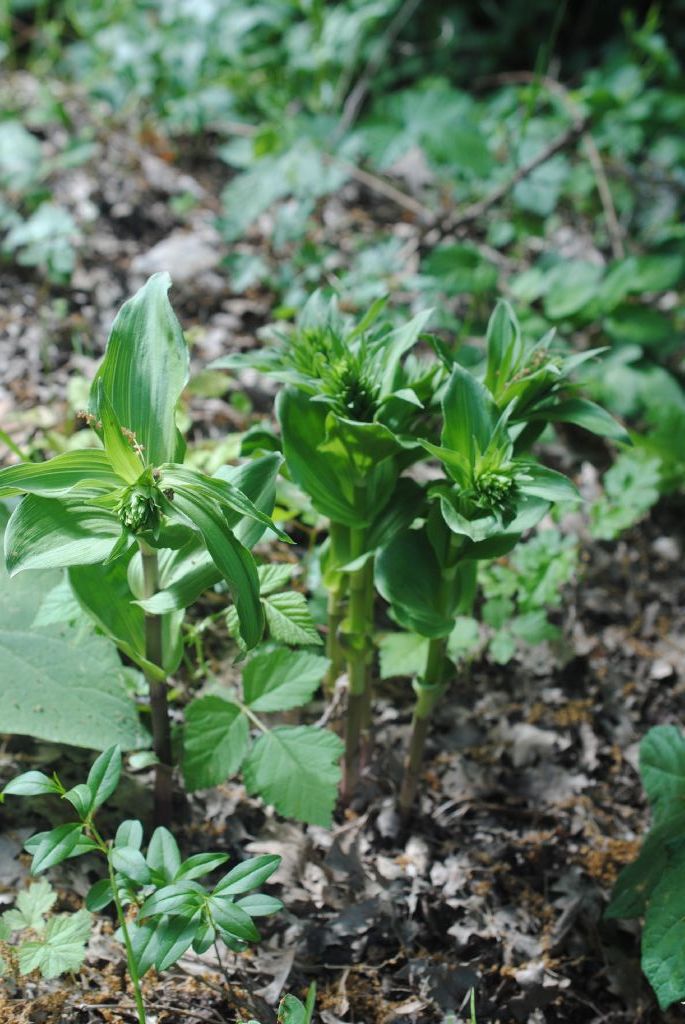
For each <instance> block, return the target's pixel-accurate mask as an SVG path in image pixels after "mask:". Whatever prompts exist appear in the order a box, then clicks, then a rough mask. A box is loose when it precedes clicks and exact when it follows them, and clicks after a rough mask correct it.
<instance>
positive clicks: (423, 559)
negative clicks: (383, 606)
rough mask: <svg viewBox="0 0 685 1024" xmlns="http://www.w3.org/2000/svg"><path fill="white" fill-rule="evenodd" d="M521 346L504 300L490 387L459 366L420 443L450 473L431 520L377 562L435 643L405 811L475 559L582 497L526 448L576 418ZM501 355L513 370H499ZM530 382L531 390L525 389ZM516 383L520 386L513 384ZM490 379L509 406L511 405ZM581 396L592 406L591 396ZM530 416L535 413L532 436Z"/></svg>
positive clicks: (386, 588) (395, 609)
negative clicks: (544, 427)
mask: <svg viewBox="0 0 685 1024" xmlns="http://www.w3.org/2000/svg"><path fill="white" fill-rule="evenodd" d="M523 352H524V349H523V346H522V342H521V338H520V333H519V332H518V325H517V324H516V321H515V318H514V316H513V313H512V312H511V311H510V310H509V309H508V307H506V306H504V305H501V306H500V307H498V309H497V310H496V312H495V314H494V316H493V318H492V319H491V322H490V329H489V337H488V367H487V370H486V377H485V383H482V382H481V381H480V380H478V379H477V377H476V376H475V375H474V374H473V373H471V372H470V371H469V370H467V369H465V368H464V367H462V366H460V365H459V364H455V365H454V366H453V369H452V372H451V374H450V377H449V380H448V381H447V384H446V387H445V388H444V391H443V397H442V413H443V426H442V433H441V437H440V444H434V443H432V442H431V441H428V440H424V441H423V442H422V443H423V445H424V447H425V449H426V450H427V451H428V452H429V453H430V454H431V455H432V456H434V457H435V458H436V459H438V460H439V461H440V463H441V464H442V467H443V470H444V473H445V477H444V479H443V480H439V481H436V482H435V483H433V484H432V485H430V487H429V488H428V492H427V502H428V505H427V509H426V510H425V512H424V523H423V526H422V527H421V528H420V529H418V530H417V529H405V530H404V531H402V532H400V533H398V534H397V535H396V536H395V537H393V538H392V539H391V540H390V541H389V542H388V543H387V544H386V545H385V546H384V548H383V549H382V551H381V552H380V554H379V556H378V559H377V566H376V585H377V587H378V589H379V591H380V592H381V594H382V595H383V597H385V599H386V600H387V601H388V602H389V604H390V607H391V610H392V613H393V616H394V617H395V619H396V620H397V621H398V622H399V623H400V625H402V626H403V627H404V628H406V629H409V630H411V631H412V632H414V633H416V634H418V635H419V636H422V637H426V638H428V639H429V641H430V643H429V645H428V654H427V658H426V664H425V669H424V671H423V673H422V675H421V676H420V677H419V678H418V679H417V680H416V682H415V684H414V685H415V690H416V694H417V703H416V707H415V712H414V721H413V730H412V739H411V742H410V750H409V756H408V759H407V764H406V770H405V776H404V782H403V786H402V792H401V795H400V805H401V809H402V812H403V813H404V814H405V815H406V814H407V813H408V812H409V810H410V808H411V805H412V803H413V800H414V796H415V792H416V786H417V782H418V772H419V769H420V765H421V761H422V758H423V749H424V745H425V740H426V735H427V731H428V720H429V718H430V716H431V714H432V712H433V710H434V708H435V705H436V703H437V701H438V700H439V698H440V697H441V695H442V694H443V693H444V691H445V688H446V681H445V673H446V669H447V664H448V663H447V657H446V655H447V644H448V637H449V634H450V633H451V631H452V629H453V627H454V622H455V618H456V616H457V615H458V614H464V613H468V612H469V611H470V607H471V604H472V601H473V597H474V595H475V572H476V562H477V560H479V559H484V558H487V559H489V558H495V557H500V556H502V555H504V554H506V553H507V552H509V551H511V549H512V548H513V547H514V546H515V545H516V544H517V542H518V541H519V539H520V538H521V536H522V534H523V533H525V532H526V531H527V530H530V529H532V528H533V527H534V526H535V525H536V524H537V523H538V522H539V521H540V520H541V519H542V517H543V516H544V515H545V513H546V512H547V511H548V510H549V508H550V506H551V504H552V503H554V502H558V501H569V500H570V501H574V500H578V493H577V491H576V488H575V486H574V485H573V483H572V482H571V481H570V480H569V479H567V477H565V476H563V474H561V473H558V472H556V471H555V470H551V469H549V468H547V467H546V466H543V465H541V464H540V463H539V462H537V461H536V460H535V459H534V458H532V456H531V455H530V454H527V453H526V450H525V448H524V447H523V446H524V441H526V440H530V441H532V440H533V439H534V438H535V436H537V433H538V432H539V428H540V423H541V422H542V423H544V422H545V421H547V420H551V419H553V418H554V416H555V411H556V410H559V412H560V418H561V419H562V420H563V419H565V418H568V417H569V412H568V404H567V402H566V401H565V400H563V399H561V398H559V392H560V386H561V385H560V374H559V372H558V371H557V369H549V368H547V369H546V368H545V367H546V363H545V362H544V360H541V361H538V360H535V363H536V369H535V371H534V372H533V373H532V374H531V375H530V377H526V375H525V373H524V374H523V376H521V377H519V375H520V374H521V373H522V369H521V367H522V366H523V365H524V364H523V362H522V360H523ZM498 359H499V360H500V361H501V362H502V365H503V366H504V368H505V371H504V372H503V373H502V374H501V375H499V376H498V375H497V374H496V372H495V368H496V363H497V360H498ZM538 363H539V365H538ZM526 365H527V364H526ZM561 377H562V378H563V374H562V375H561ZM526 380H528V385H529V386H528V390H526V387H523V388H519V386H518V385H519V384H521V383H523V384H525V381H526ZM508 381H513V382H514V383H513V384H511V386H510V384H508V383H507V382H508ZM491 384H492V385H493V386H494V387H495V389H496V391H497V393H498V395H499V397H500V401H502V402H505V403H506V406H505V408H504V409H502V408H500V406H499V405H498V403H497V401H496V399H495V394H494V393H493V392H492V390H491V387H490V385H491ZM512 388H513V390H512ZM573 401H575V402H576V403H580V408H581V409H585V406H583V405H582V403H583V401H584V400H583V399H580V398H576V399H574V400H573ZM588 406H592V403H588ZM517 410H518V411H517ZM585 411H586V412H587V409H585ZM525 415H530V416H531V417H532V420H531V422H532V425H533V428H534V429H533V430H532V431H530V432H529V431H528V422H527V420H526V419H525V418H524V416H525ZM543 415H544V419H543V420H540V418H539V417H540V416H543ZM581 419H583V423H582V425H583V426H585V427H588V428H589V429H593V428H594V427H595V426H597V427H598V429H599V431H600V432H602V433H605V434H610V435H613V436H616V437H620V438H621V439H623V438H624V437H625V434H624V432H623V431H622V428H620V426H619V425H618V424H616V423H615V421H613V420H612V419H611V417H609V416H608V414H606V413H604V411H603V410H601V409H599V411H598V412H597V413H596V414H595V413H593V418H590V413H589V412H588V413H587V415H586V416H584V417H580V418H578V417H577V418H576V419H575V420H574V422H580V420H581ZM607 421H608V423H609V424H610V426H607ZM407 566H411V573H407V571H406V567H407Z"/></svg>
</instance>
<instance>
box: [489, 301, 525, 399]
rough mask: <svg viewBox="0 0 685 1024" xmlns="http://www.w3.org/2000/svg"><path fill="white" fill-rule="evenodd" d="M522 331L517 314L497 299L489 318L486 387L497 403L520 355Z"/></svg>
mask: <svg viewBox="0 0 685 1024" xmlns="http://www.w3.org/2000/svg"><path fill="white" fill-rule="evenodd" d="M522 344H523V343H522V339H521V328H520V327H519V323H518V320H517V319H516V314H515V313H514V311H513V309H512V308H511V306H510V305H509V303H508V302H506V301H505V300H504V299H500V300H499V301H498V302H497V305H496V306H495V311H494V313H493V314H492V316H491V317H490V321H489V323H488V334H487V367H486V371H485V386H486V388H488V390H489V391H490V392H491V393H492V394H493V395H494V396H495V398H497V399H499V396H500V394H501V393H502V391H503V390H504V388H505V387H506V384H507V382H508V380H509V378H510V377H511V375H512V372H513V371H514V370H516V369H517V367H518V364H519V360H520V358H521V355H522V351H523V348H522Z"/></svg>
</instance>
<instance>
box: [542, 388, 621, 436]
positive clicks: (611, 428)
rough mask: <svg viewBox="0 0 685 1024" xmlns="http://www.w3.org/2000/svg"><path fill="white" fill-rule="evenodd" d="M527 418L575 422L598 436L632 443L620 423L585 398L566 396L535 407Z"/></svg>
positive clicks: (554, 421)
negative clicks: (551, 402)
mask: <svg viewBox="0 0 685 1024" xmlns="http://www.w3.org/2000/svg"><path fill="white" fill-rule="evenodd" d="M528 419H529V420H543V421H545V422H548V423H575V424H576V426H578V427H583V428H584V429H585V430H589V431H590V433H591V434H599V435H600V437H608V438H609V439H610V440H612V441H621V442H622V443H623V444H632V442H631V440H630V436H629V434H628V432H627V431H626V430H625V429H624V428H623V427H622V426H621V424H620V423H619V422H618V421H617V420H615V419H614V418H613V416H611V415H609V413H608V412H606V410H605V409H602V407H601V406H599V405H596V404H595V402H590V401H589V400H588V399H587V398H566V399H564V401H562V402H556V403H555V404H550V405H548V406H545V407H543V408H542V409H536V410H535V411H534V412H532V413H530V415H529V416H528Z"/></svg>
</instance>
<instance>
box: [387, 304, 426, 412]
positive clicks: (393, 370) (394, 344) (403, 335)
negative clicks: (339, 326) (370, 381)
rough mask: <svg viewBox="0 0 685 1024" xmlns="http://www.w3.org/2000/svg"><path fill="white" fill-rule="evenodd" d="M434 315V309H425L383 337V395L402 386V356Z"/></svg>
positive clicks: (411, 346) (417, 338)
mask: <svg viewBox="0 0 685 1024" xmlns="http://www.w3.org/2000/svg"><path fill="white" fill-rule="evenodd" d="M432 315H433V310H432V309H424V310H422V311H421V312H420V313H417V315H416V316H415V317H412V319H411V320H409V321H408V322H407V323H406V324H402V326H401V327H396V328H395V329H394V330H393V331H391V332H390V333H389V334H387V335H385V336H384V337H383V338H382V341H381V350H382V356H383V373H382V376H381V387H380V393H381V395H382V396H384V395H389V394H391V393H392V392H393V391H396V390H397V388H398V387H399V386H400V374H399V371H400V364H401V361H402V356H404V355H405V354H406V353H407V352H408V351H409V350H410V349H411V348H413V347H414V345H415V344H416V343H417V341H418V340H419V338H420V337H421V334H422V332H423V330H424V328H425V327H426V324H427V323H428V321H429V320H430V318H431V316H432Z"/></svg>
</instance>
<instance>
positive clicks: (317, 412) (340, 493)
mask: <svg viewBox="0 0 685 1024" xmlns="http://www.w3.org/2000/svg"><path fill="white" fill-rule="evenodd" d="M276 415H277V417H278V421H279V423H280V425H281V431H282V435H283V451H284V454H285V458H286V464H287V466H288V472H289V473H290V474H291V476H292V477H293V479H294V480H295V482H296V483H297V484H299V486H300V487H301V488H302V489H303V490H304V491H305V492H306V493H307V494H308V495H309V496H310V497H311V499H312V502H313V503H314V506H315V508H316V509H317V510H318V511H319V512H320V513H321V514H322V515H325V516H329V518H330V519H332V520H333V521H334V522H336V523H345V524H346V525H348V526H356V525H357V524H358V522H359V515H358V513H357V510H356V508H355V503H354V494H353V486H352V483H351V482H350V481H349V479H348V478H349V467H348V462H347V459H346V458H341V456H340V455H339V454H337V453H331V452H328V453H326V454H324V453H321V452H319V451H318V449H319V446H320V445H322V444H323V443H324V442H325V439H326V417H327V409H326V407H325V406H324V405H317V403H316V402H312V401H311V400H310V398H309V397H308V396H307V395H305V394H303V393H302V392H300V391H298V390H296V389H295V388H283V390H282V391H280V392H279V394H278V397H277V399H276Z"/></svg>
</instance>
